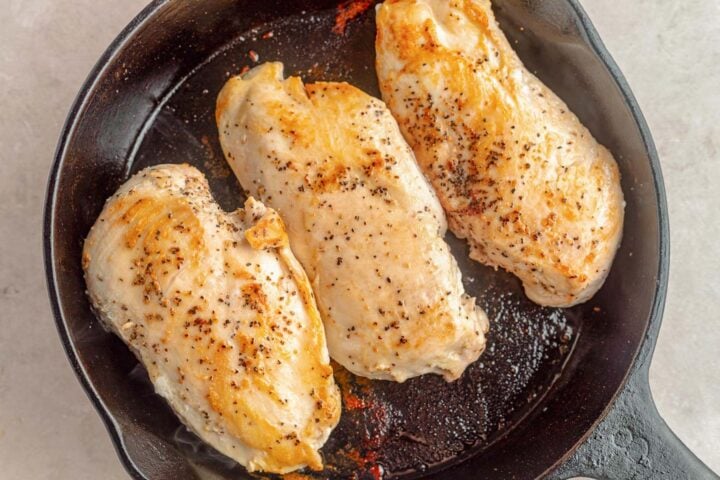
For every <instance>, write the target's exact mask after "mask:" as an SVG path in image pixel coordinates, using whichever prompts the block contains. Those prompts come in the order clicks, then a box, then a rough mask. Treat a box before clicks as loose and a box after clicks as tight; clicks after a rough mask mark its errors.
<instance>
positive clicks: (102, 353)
mask: <svg viewBox="0 0 720 480" xmlns="http://www.w3.org/2000/svg"><path fill="white" fill-rule="evenodd" d="M372 3H373V2H372V1H364V0H361V1H352V2H343V3H339V2H337V1H336V0H243V1H237V0H205V1H203V2H178V1H171V0H155V1H153V2H152V3H151V4H150V5H148V7H147V8H145V9H144V10H143V11H142V12H141V13H140V14H139V15H138V16H137V17H136V18H135V19H134V20H133V21H132V22H131V23H130V25H128V26H127V27H126V28H125V30H123V32H122V33H121V34H120V35H119V36H118V37H117V39H116V40H115V41H114V42H113V43H112V45H110V47H109V48H108V50H107V51H106V52H105V53H104V54H103V56H102V57H101V58H100V60H99V61H98V64H97V65H96V67H95V68H94V69H93V71H92V72H91V73H90V76H89V77H88V79H87V81H86V82H85V84H84V86H83V87H82V90H81V91H80V93H79V95H78V98H77V100H76V102H75V104H74V106H73V107H72V110H71V112H70V114H69V116H68V119H67V123H66V125H65V127H64V130H63V132H62V135H61V138H60V143H59V145H58V149H57V153H56V158H55V162H54V164H53V167H52V170H51V172H50V180H49V185H48V190H47V200H46V208H45V223H44V229H45V232H44V233H45V244H44V253H45V265H46V272H47V279H48V290H49V294H50V298H51V303H52V306H53V311H54V315H55V319H56V322H57V327H58V331H59V334H60V338H61V340H62V342H63V345H64V347H65V350H66V352H67V355H68V358H69V360H70V363H71V364H72V366H73V368H74V370H75V372H76V374H77V375H78V378H79V379H80V381H81V383H82V385H83V387H84V388H85V390H86V392H87V394H88V396H89V397H90V399H91V401H92V402H93V404H94V405H95V407H96V408H97V410H98V412H99V414H100V416H101V417H102V419H103V420H104V422H105V424H106V426H107V428H108V432H109V434H110V436H111V437H112V439H113V442H114V444H115V446H116V449H117V452H118V455H119V457H120V459H121V461H122V462H123V464H124V466H125V467H126V468H127V470H128V472H129V473H130V475H131V476H132V477H133V478H138V479H153V480H174V479H178V478H183V479H211V478H212V479H250V478H255V477H253V476H251V475H250V474H248V473H247V472H246V471H245V470H244V469H243V468H242V467H240V466H238V465H237V464H235V463H234V462H232V461H230V460H229V459H227V458H226V457H224V456H222V455H220V454H218V453H217V452H215V451H214V450H212V449H211V448H209V447H207V446H206V445H204V444H202V443H201V442H199V441H198V439H197V438H195V437H194V436H192V435H191V434H190V433H189V432H187V431H186V430H185V429H184V428H183V427H182V426H181V424H180V423H179V421H178V420H177V418H176V417H175V415H173V413H172V411H171V410H170V409H169V407H168V406H167V405H166V404H165V403H164V402H163V401H162V399H161V398H160V397H159V396H157V395H155V394H154V393H153V390H152V385H151V384H150V383H149V382H148V381H147V378H146V375H145V373H144V370H143V369H142V368H141V367H140V366H139V365H138V363H137V361H136V360H135V358H134V357H133V355H132V354H131V353H130V352H129V351H128V350H127V349H126V348H125V346H124V345H123V344H122V342H121V341H120V340H119V339H117V338H116V337H114V336H113V335H111V334H109V333H107V332H105V331H104V330H103V329H102V328H101V326H100V324H99V323H98V321H97V319H96V318H95V316H94V315H93V313H92V311H91V309H90V305H89V302H88V299H87V298H86V296H85V283H84V281H83V275H82V269H81V246H82V241H83V239H84V238H85V237H86V235H87V233H88V231H89V229H90V227H91V226H92V224H93V223H94V221H95V219H96V218H97V216H98V214H99V213H100V211H101V209H102V207H103V204H104V202H105V200H106V199H107V198H108V197H109V196H110V195H112V194H113V193H114V192H115V190H116V189H117V188H118V187H119V186H120V185H121V184H122V182H123V181H124V180H126V179H127V178H128V176H129V175H130V174H131V173H133V172H135V171H138V170H140V169H142V168H144V167H147V166H149V165H153V164H158V163H182V162H187V163H190V164H192V165H194V166H196V167H198V168H199V169H200V170H202V171H203V172H204V173H205V174H206V175H207V177H208V179H209V182H210V187H211V190H212V192H213V196H214V197H215V198H216V199H217V200H218V202H219V203H220V205H221V206H222V207H223V209H225V210H226V211H232V210H233V209H234V208H237V207H239V206H240V205H241V204H242V202H243V199H244V195H243V192H242V189H241V188H240V187H239V185H238V184H237V182H236V181H235V180H234V179H233V177H232V174H231V172H230V170H229V168H228V167H227V165H226V164H225V161H224V159H223V155H222V150H221V148H220V145H219V142H218V132H217V128H216V125H215V118H214V100H215V96H216V95H217V93H218V92H219V91H220V89H221V87H222V86H223V84H224V83H225V81H226V80H227V78H228V76H229V75H232V74H235V73H237V72H240V71H242V70H243V68H244V67H246V66H247V67H252V66H253V65H254V64H255V63H256V61H257V59H258V58H259V59H260V61H275V60H276V61H281V62H283V63H284V64H285V66H286V69H287V72H288V74H297V75H301V76H302V77H303V79H304V80H305V81H309V82H312V81H317V80H329V81H333V80H335V81H348V82H350V83H352V84H354V85H356V86H358V87H360V88H361V89H363V90H365V91H366V92H368V93H370V94H372V95H375V96H379V91H378V86H377V80H376V77H375V71H374V68H373V66H374V59H375V56H374V40H375V26H374V25H375V21H374V20H375V17H374V15H375V10H374V8H372ZM493 6H494V9H495V12H496V16H497V18H498V20H499V22H500V24H501V27H502V29H503V30H504V32H505V33H506V35H507V36H508V39H509V40H510V42H511V44H512V45H513V46H514V47H515V49H516V50H517V52H518V54H519V55H520V57H521V59H522V60H523V62H524V63H525V64H526V66H527V67H528V69H529V70H530V71H533V72H536V73H537V76H538V77H539V78H540V79H541V80H542V81H543V82H544V83H546V84H547V85H548V87H550V88H551V89H552V90H554V91H555V92H556V93H557V94H558V95H559V96H560V97H561V98H562V99H563V100H564V101H565V102H566V103H567V104H568V106H569V107H570V108H571V109H572V111H573V112H574V113H575V114H576V115H577V116H578V117H579V118H580V120H581V121H582V122H583V124H585V125H586V126H587V127H588V128H589V129H590V130H591V132H592V133H593V135H594V136H595V138H597V140H598V141H599V142H600V143H602V144H603V145H605V146H606V147H607V148H608V149H610V150H611V151H612V153H613V155H614V157H615V158H616V159H617V162H618V166H619V169H620V172H621V177H622V187H623V192H624V193H625V200H626V202H627V206H626V217H625V220H626V222H625V230H624V232H623V241H622V245H621V246H620V249H619V250H618V253H617V257H616V260H615V263H614V265H613V268H612V270H611V272H610V274H609V276H608V278H607V281H606V283H605V285H604V287H603V288H602V289H601V290H600V291H599V292H598V294H597V295H596V296H595V297H594V298H593V299H592V300H591V301H589V302H588V303H586V304H584V305H580V306H577V307H573V308H570V309H547V308H541V307H538V306H536V305H534V304H532V302H530V301H529V300H527V299H526V298H525V296H524V294H523V292H522V287H521V285H520V284H519V282H518V281H517V280H516V279H514V278H512V277H511V276H509V275H507V274H506V273H504V272H495V271H493V270H492V269H489V268H486V267H483V266H481V265H479V264H477V263H475V262H473V261H470V260H467V251H466V250H464V248H466V247H464V244H463V242H461V241H459V240H457V239H455V238H453V237H451V236H449V237H448V238H447V240H448V242H449V243H450V245H451V248H452V249H453V253H454V254H455V257H456V258H457V259H458V262H459V264H460V268H461V270H462V272H463V276H464V277H465V279H466V283H465V288H466V290H467V291H468V293H470V294H471V295H473V296H476V297H477V298H478V302H479V303H480V304H481V307H483V309H485V311H487V312H488V314H489V316H490V319H491V331H490V336H489V339H488V348H487V351H486V353H485V354H484V355H483V357H482V358H481V359H480V360H479V361H478V362H476V363H475V364H473V365H471V366H470V367H469V368H468V371H467V372H466V373H465V375H463V377H462V378H460V379H459V380H457V381H456V382H453V383H445V382H444V381H443V380H442V379H440V378H439V377H436V376H433V375H426V376H423V377H419V378H416V379H412V380H410V381H408V382H405V383H403V384H395V383H392V382H382V381H377V382H373V381H366V380H363V379H359V378H357V377H353V376H352V375H350V374H349V373H347V372H343V371H342V370H336V379H337V380H338V383H339V384H340V386H341V389H342V391H343V400H344V405H345V407H344V411H343V416H342V419H341V421H340V424H339V426H338V427H337V428H336V430H335V431H334V432H333V434H332V435H331V437H330V439H329V440H328V442H327V444H326V445H325V447H324V448H323V450H322V454H323V457H324V461H325V466H326V467H325V470H323V471H322V472H320V473H303V475H305V476H307V477H308V478H323V479H326V478H333V479H334V478H338V479H339V478H358V479H365V478H368V479H370V478H378V477H379V476H384V477H386V478H400V477H401V478H421V477H422V478H448V479H453V480H464V479H468V480H469V479H476V478H486V479H509V478H513V479H536V478H551V479H562V478H570V477H572V476H590V477H594V478H598V479H624V478H637V479H678V478H692V479H711V478H718V477H716V476H715V475H714V474H713V473H712V472H711V471H710V470H709V469H708V468H707V467H706V466H704V465H703V464H702V462H700V461H699V460H698V459H697V458H696V457H695V456H694V455H693V454H692V453H690V452H689V451H688V450H687V448H685V447H684V446H683V445H682V443H681V442H680V441H679V440H678V439H677V438H676V437H675V436H674V435H673V434H672V433H671V432H670V430H669V429H668V428H667V426H666V425H665V423H664V422H663V421H662V419H661V418H660V416H659V415H658V413H657V410H656V409H655V407H654V405H653V403H652V400H651V397H650V393H649V387H648V382H647V371H648V365H649V363H650V359H651V355H652V351H653V348H654V344H655V340H656V338H657V334H658V331H659V328H660V324H661V318H662V311H663V305H664V301H665V293H666V288H667V280H668V265H669V262H668V259H669V234H668V216H667V205H666V201H665V191H664V187H663V182H662V174H661V171H660V164H659V161H658V157H657V153H656V151H655V148H654V146H653V142H652V138H651V135H650V132H649V130H648V128H647V125H646V124H645V121H644V119H643V117H642V114H641V112H640V109H639V107H638V105H637V102H636V101H635V100H634V98H633V96H632V93H631V92H630V89H629V87H628V86H627V84H626V82H625V80H624V79H623V77H622V75H621V73H620V71H619V70H618V68H617V66H616V65H615V63H614V62H613V61H612V59H611V58H610V55H609V54H608V53H607V51H606V50H605V48H604V47H603V45H602V43H601V41H600V39H599V38H598V35H597V33H596V32H595V30H594V28H593V27H592V24H591V23H590V20H589V19H588V17H587V15H586V14H585V13H584V12H583V10H582V9H581V7H580V6H579V4H578V2H577V1H576V0H495V1H494V2H493Z"/></svg>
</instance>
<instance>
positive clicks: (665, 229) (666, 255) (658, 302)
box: [43, 0, 670, 480]
mask: <svg viewBox="0 0 720 480" xmlns="http://www.w3.org/2000/svg"><path fill="white" fill-rule="evenodd" d="M561 1H564V2H565V3H566V4H568V5H569V6H570V7H571V9H572V10H573V11H574V13H575V15H576V17H577V20H579V23H580V26H581V27H582V29H581V32H580V36H581V37H582V39H583V41H584V43H586V44H587V46H588V47H590V49H591V50H592V52H593V54H594V55H595V56H596V57H597V58H598V59H599V60H600V61H601V62H602V64H603V65H604V66H605V68H606V69H607V71H608V74H609V75H610V77H612V79H613V81H614V83H615V85H616V87H617V88H618V90H619V91H620V93H621V94H622V97H623V100H624V103H625V104H626V105H627V107H628V108H629V109H630V113H631V114H632V117H633V120H634V122H635V124H636V125H637V127H638V131H639V133H640V137H641V139H642V141H643V145H644V147H645V153H646V155H647V157H648V159H649V161H650V171H651V173H652V178H653V186H654V190H655V197H656V201H657V215H658V227H659V228H658V232H659V245H658V270H657V280H656V288H655V293H654V297H653V300H652V308H651V310H650V316H649V319H648V321H647V324H646V326H645V329H644V332H643V340H642V341H641V342H640V343H639V344H638V346H637V348H636V349H635V352H634V353H633V357H632V361H631V362H630V363H629V364H628V365H627V368H626V372H625V374H624V376H623V379H622V381H621V383H620V385H619V386H618V388H617V390H616V391H615V392H614V393H613V395H612V396H611V399H610V401H609V402H608V403H607V405H606V406H605V408H604V409H603V411H602V412H601V414H600V415H599V416H598V418H597V419H596V420H595V421H594V422H593V423H592V425H591V427H590V428H589V429H588V430H587V431H586V432H585V433H584V434H583V435H582V436H581V437H580V438H579V439H578V440H577V442H576V443H575V444H574V445H573V446H572V447H571V448H570V449H568V450H567V451H566V453H565V454H564V455H563V456H562V457H560V458H559V459H558V460H557V461H556V462H555V463H553V464H552V465H551V466H550V467H548V468H547V469H546V470H545V471H544V472H543V473H542V474H541V475H540V477H538V478H543V477H544V476H545V475H547V474H549V473H550V472H552V471H554V470H556V469H557V468H558V467H559V466H560V465H562V464H563V463H565V462H566V461H567V460H568V459H569V458H570V457H571V456H572V455H573V454H574V453H575V451H576V450H577V449H578V447H579V446H580V445H582V444H583V443H584V442H585V441H586V440H587V439H588V437H589V436H590V435H591V434H592V432H593V431H594V430H595V429H596V428H597V426H598V424H599V423H600V422H602V421H603V419H605V417H606V416H607V415H608V413H609V412H610V411H611V409H612V408H613V405H614V404H615V400H616V399H617V397H618V395H619V394H620V393H621V392H622V391H623V390H624V389H625V387H626V384H627V383H628V380H629V377H630V375H631V373H632V372H633V370H634V367H635V366H636V364H637V363H638V360H639V357H640V356H641V355H640V352H641V351H642V350H646V349H648V350H649V352H648V353H649V354H650V356H651V355H652V352H653V350H654V348H655V343H656V341H657V336H658V332H659V328H660V325H661V324H662V316H663V311H664V308H665V300H666V297H667V287H668V279H669V269H670V229H669V214H668V213H669V212H668V206H667V195H666V191H665V184H664V181H663V175H662V170H661V166H660V159H659V156H658V153H657V149H656V148H655V143H654V141H653V138H652V134H651V132H650V128H649V126H648V124H647V122H646V120H645V117H644V116H643V114H642V111H641V109H640V105H639V104H638V102H637V100H636V98H635V96H634V95H633V93H632V90H631V88H630V86H629V84H628V82H627V80H626V79H625V77H624V75H623V74H622V72H621V71H620V68H619V67H618V65H617V63H616V62H615V60H614V59H613V57H612V56H611V54H610V52H609V51H608V50H607V48H606V47H605V45H604V43H603V42H602V40H601V38H600V35H599V34H598V32H597V30H596V29H595V26H594V25H593V23H592V21H591V20H590V17H589V16H588V14H587V13H586V12H585V10H584V9H583V8H582V6H581V5H580V3H579V0H561ZM170 2H171V0H152V1H151V2H150V3H149V4H148V5H147V6H146V7H144V8H143V9H142V10H141V11H140V13H138V14H137V15H136V16H135V17H134V18H133V19H132V20H131V21H130V23H128V25H127V26H126V27H125V28H123V29H122V31H121V32H120V33H119V34H118V35H117V36H116V37H115V39H114V40H113V41H112V42H111V43H110V45H109V46H108V47H107V49H106V50H105V51H104V52H103V54H102V55H101V56H100V58H99V59H98V60H97V62H96V63H95V65H94V66H93V68H92V70H91V71H90V73H89V74H88V76H87V77H86V79H85V81H84V82H83V84H82V86H81V88H80V90H79V91H78V94H77V95H76V97H75V99H74V100H73V103H72V107H71V108H70V111H69V113H68V115H67V117H66V119H65V122H64V124H63V127H62V129H61V132H60V140H59V143H58V146H57V148H56V150H55V154H54V156H53V163H52V166H51V169H50V173H49V176H48V183H47V188H46V192H45V206H44V213H43V263H44V266H45V275H46V286H47V289H48V295H49V297H50V305H51V309H52V313H53V317H54V319H55V326H56V328H57V331H58V334H59V336H60V340H61V341H62V344H63V348H64V350H65V354H66V356H67V358H68V361H69V362H70V365H71V366H72V368H73V371H74V372H75V375H76V377H77V378H78V380H79V381H80V384H81V386H82V387H83V390H84V391H85V394H86V395H87V396H88V398H89V399H90V401H91V403H92V404H93V406H94V407H95V410H96V411H97V412H98V414H99V415H100V417H101V419H102V420H103V423H104V424H105V428H106V429H107V431H108V434H109V435H110V438H111V440H112V443H113V446H114V447H115V451H116V453H117V455H118V457H120V460H121V463H122V464H123V467H124V468H125V470H126V471H127V472H128V473H129V474H130V476H131V477H132V478H134V479H138V480H146V478H145V476H144V475H143V474H142V473H141V471H140V469H139V468H137V466H136V465H135V464H134V462H133V461H132V459H131V457H130V455H129V454H128V452H127V447H126V445H125V441H124V439H123V437H122V434H121V429H120V426H119V425H118V423H117V422H116V421H115V418H114V416H113V414H112V413H111V412H110V410H109V409H108V408H107V407H106V405H105V404H104V402H103V401H102V400H101V398H100V396H99V395H98V393H97V392H96V390H95V387H94V386H93V385H92V383H91V382H90V381H89V379H88V375H87V373H86V371H85V369H84V368H83V366H82V365H81V364H80V361H79V360H78V356H77V352H76V349H75V345H74V343H73V341H72V340H71V339H70V335H69V331H68V327H67V322H66V320H65V315H64V314H63V311H62V305H61V301H60V296H59V292H58V282H57V277H58V272H57V270H56V268H55V249H54V240H55V235H54V231H55V211H56V208H57V203H56V200H57V189H58V179H59V176H60V172H61V171H62V169H63V167H64V160H65V155H66V151H67V147H68V143H69V140H70V139H71V138H72V136H73V134H74V132H75V129H76V127H77V125H78V123H79V121H80V119H81V118H82V114H83V110H84V108H85V106H86V104H87V102H88V100H89V97H90V93H91V92H92V90H93V89H94V88H95V86H96V85H97V84H98V83H99V80H100V78H101V76H102V75H103V73H104V71H105V70H106V69H107V68H108V66H109V65H110V63H111V61H112V59H113V58H114V57H115V56H116V55H117V54H118V53H119V52H120V50H121V49H122V47H123V46H124V45H125V44H126V43H127V42H128V41H130V38H131V37H132V35H133V34H134V33H135V32H136V31H137V30H138V29H139V28H140V27H141V26H142V25H143V24H144V23H145V22H146V21H147V20H148V19H149V18H150V17H152V16H153V14H155V13H156V12H157V11H158V10H159V9H160V8H162V7H163V6H165V5H167V4H168V3H170ZM645 368H649V362H648V365H646V366H645ZM438 473H439V472H438Z"/></svg>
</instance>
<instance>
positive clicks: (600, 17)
mask: <svg viewBox="0 0 720 480" xmlns="http://www.w3.org/2000/svg"><path fill="white" fill-rule="evenodd" d="M582 3H583V5H584V6H585V8H586V9H587V11H588V13H589V14H590V16H591V18H592V19H593V20H594V22H595V25H596V26H597V28H598V30H599V31H600V34H601V36H602V38H603V39H604V40H605V43H606V44H607V46H608V48H609V50H610V51H611V52H612V54H613V55H614V57H615V59H616V60H617V62H618V63H619V65H620V67H621V69H622V70H623V71H624V72H625V75H626V76H627V79H628V81H629V83H630V85H631V86H632V87H633V89H634V91H635V94H636V96H637V98H638V100H639V102H640V104H641V106H642V108H643V110H644V112H645V115H646V117H647V119H648V122H649V124H650V127H651V129H652V131H653V133H654V136H655V141H656V142H657V146H658V150H659V152H660V157H661V160H662V165H663V170H664V174H665V180H666V184H667V190H668V197H669V201H670V216H671V230H672V269H671V281H670V292H669V297H668V302H667V309H666V314H665V321H664V323H663V328H662V332H661V335H660V340H659V342H658V347H657V351H656V354H655V360H654V362H653V364H652V369H651V384H652V390H653V393H654V395H655V398H656V400H657V403H658V406H659V409H660V412H661V413H662V414H663V415H664V417H665V418H666V420H667V422H668V423H669V424H670V426H671V427H672V428H673V429H674V430H675V431H676V432H677V434H678V435H679V436H680V437H681V438H682V439H683V440H684V441H685V442H686V443H687V444H688V445H689V446H690V448H692V449H693V450H694V451H695V452H696V453H697V455H698V456H700V457H701V458H702V459H703V460H704V461H705V462H706V463H708V464H709V465H710V466H711V467H712V468H714V469H715V470H717V471H720V361H719V360H718V347H720V320H719V319H718V315H719V311H720V260H718V253H719V249H718V248H717V244H718V242H719V241H720V190H719V189H720V155H719V154H718V152H719V149H720V94H719V93H718V89H719V88H720V0H685V1H682V2H679V1H676V0H631V1H617V0H583V2H582ZM144 4H145V0H122V1H115V0H103V1H99V0H0V479H3V480H5V479H8V480H10V479H12V480H15V479H36V480H41V479H99V478H103V479H108V480H112V479H123V478H127V477H126V475H125V473H124V471H123V469H122V466H121V465H120V463H119V461H118V460H117V458H116V456H115V453H114V451H113V448H112V446H111V444H110V440H109V439H108V436H107V435H106V433H105V429H104V427H103V425H102V423H101V421H100V418H99V417H98V416H97V414H96V413H95V411H94V410H93V408H92V406H91V404H90V402H89V401H88V399H87V398H86V396H85V394H84V393H83V391H82V390H81V388H80V385H79V383H78V381H77V380H76V378H75V376H74V374H73V373H72V371H71V369H70V367H69V364H68V362H67V360H66V359H65V356H64V353H63V352H62V349H61V346H60V342H59V341H58V336H57V333H56V331H55V326H54V324H53V320H52V317H51V314H50V309H49V304H48V301H47V298H46V290H45V281H44V277H43V267H42V253H41V252H42V224H41V217H42V208H43V196H44V192H45V182H46V178H47V174H48V170H49V168H50V163H51V160H52V156H53V151H54V148H55V144H56V141H57V137H58V134H59V131H60V128H61V126H62V122H63V120H64V118H65V115H66V113H67V111H68V109H69V108H70V104H71V102H72V100H73V97H74V95H75V93H76V92H77V90H78V89H79V88H80V85H81V82H82V81H83V79H84V78H85V76H86V75H87V73H88V72H89V70H90V68H91V67H92V65H93V64H94V62H95V61H96V59H97V58H98V57H99V56H100V54H101V53H102V52H103V50H104V49H105V47H106V46H107V45H108V44H109V43H110V41H111V40H112V39H113V38H114V37H115V35H116V34H117V33H119V32H120V30H121V29H122V28H123V27H124V26H125V25H126V23H127V22H128V21H129V20H130V19H131V18H132V17H133V16H134V15H135V14H136V13H137V12H139V11H140V9H141V8H142V7H143V6H144ZM618 480H622V479H618Z"/></svg>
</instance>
